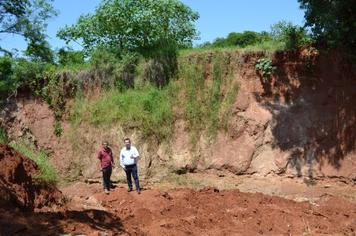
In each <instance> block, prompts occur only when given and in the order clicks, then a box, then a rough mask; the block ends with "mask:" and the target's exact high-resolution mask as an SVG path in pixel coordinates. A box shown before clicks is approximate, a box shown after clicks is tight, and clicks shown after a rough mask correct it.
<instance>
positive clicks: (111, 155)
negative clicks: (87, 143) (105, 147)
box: [110, 150, 115, 165]
mask: <svg viewBox="0 0 356 236" xmlns="http://www.w3.org/2000/svg"><path fill="white" fill-rule="evenodd" d="M110 158H111V164H112V165H114V164H115V162H114V157H113V154H112V150H110Z"/></svg>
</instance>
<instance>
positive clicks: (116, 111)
mask: <svg viewBox="0 0 356 236" xmlns="http://www.w3.org/2000/svg"><path fill="white" fill-rule="evenodd" d="M173 93H174V91H173V90H172V89H171V87H170V86H168V87H166V88H164V89H158V88H155V87H152V86H146V87H143V88H140V89H130V90H127V91H125V92H121V91H119V90H111V91H108V92H104V93H103V94H102V96H101V97H100V98H99V99H96V100H89V99H86V98H77V99H76V101H75V103H74V105H73V106H72V109H71V115H70V119H71V121H72V123H73V124H78V123H79V122H88V123H89V124H91V125H95V126H100V127H108V126H111V125H113V124H115V123H118V124H121V125H123V127H124V128H137V129H139V130H140V131H142V132H143V134H144V135H145V136H156V137H157V138H158V139H160V140H161V139H164V138H167V137H169V136H170V135H171V134H172V124H173V114H172V107H171V98H172V97H173Z"/></svg>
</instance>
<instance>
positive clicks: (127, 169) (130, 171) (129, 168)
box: [125, 164, 141, 191]
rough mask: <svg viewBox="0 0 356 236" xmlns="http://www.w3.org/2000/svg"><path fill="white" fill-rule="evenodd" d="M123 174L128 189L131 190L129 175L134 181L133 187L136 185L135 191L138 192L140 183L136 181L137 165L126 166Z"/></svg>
mask: <svg viewBox="0 0 356 236" xmlns="http://www.w3.org/2000/svg"><path fill="white" fill-rule="evenodd" d="M125 173H126V178H127V184H128V185H129V189H130V190H132V179H131V175H132V177H133V178H134V180H135V185H136V190H137V191H140V190H141V188H140V181H139V179H138V174H137V165H136V164H133V165H127V166H125Z"/></svg>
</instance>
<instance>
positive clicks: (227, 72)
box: [3, 49, 356, 181]
mask: <svg viewBox="0 0 356 236" xmlns="http://www.w3.org/2000/svg"><path fill="white" fill-rule="evenodd" d="M263 57H266V55H265V54H264V53H262V52H260V53H240V52H232V51H230V52H214V53H210V52H208V53H198V54H190V55H185V56H181V57H180V58H179V62H178V65H179V73H178V75H179V79H177V80H174V81H172V83H171V85H170V86H171V87H170V90H169V92H168V93H167V94H168V95H169V96H172V97H173V99H172V100H171V101H170V103H169V104H170V105H171V108H172V121H170V118H169V117H170V116H167V117H168V118H169V119H168V118H167V119H168V121H167V119H165V120H163V121H164V122H162V124H161V126H160V127H163V128H165V127H168V131H167V134H169V135H166V136H165V138H164V139H162V138H161V136H160V135H161V134H165V133H164V132H165V129H162V132H161V131H160V133H157V132H156V133H155V132H154V131H152V132H146V133H145V130H142V129H140V128H141V127H140V126H141V125H142V124H143V125H147V127H154V125H156V126H157V124H156V123H154V122H156V120H154V119H151V120H147V119H145V118H144V117H143V118H142V117H141V116H140V117H138V118H137V120H136V123H134V124H132V123H130V124H125V122H126V121H125V120H124V121H123V120H122V119H121V120H120V118H119V116H120V113H119V112H117V110H112V109H114V108H115V107H118V108H117V109H119V110H120V106H129V105H128V104H127V103H126V102H127V101H130V99H131V98H130V97H128V98H127V100H120V98H117V97H116V98H115V99H116V100H115V99H112V100H111V102H112V107H111V108H110V109H111V110H110V109H108V110H105V109H106V108H105V106H104V105H105V104H106V103H107V102H108V101H109V100H110V96H103V97H92V98H89V99H87V100H84V103H85V104H86V105H85V106H84V107H82V109H81V110H79V111H76V112H77V113H76V114H75V115H76V117H77V120H76V122H75V124H73V122H72V123H70V122H68V121H67V120H66V119H64V120H63V123H62V127H63V135H62V137H60V138H57V137H56V136H55V135H54V134H53V133H54V132H53V131H54V130H53V129H54V128H53V127H54V118H53V113H52V111H51V110H50V109H49V108H48V106H47V105H46V104H45V103H44V102H43V101H40V100H38V99H34V98H28V97H18V98H17V99H16V100H12V101H11V104H9V105H8V107H7V110H6V111H4V112H3V119H4V122H3V123H4V124H6V127H7V130H8V133H9V135H10V136H11V137H12V138H15V139H18V138H25V139H30V140H31V142H34V143H35V144H36V145H37V146H38V147H41V148H44V149H46V150H48V151H49V152H52V155H53V158H52V159H51V161H52V162H53V164H54V165H55V166H56V167H57V168H58V169H59V170H60V173H61V174H62V175H63V176H67V177H68V176H72V177H81V176H84V177H85V178H93V177H99V176H100V172H99V171H98V170H99V169H98V166H97V165H96V164H93V160H95V150H96V149H97V148H98V146H99V145H100V142H101V141H102V140H104V139H106V140H109V142H110V143H112V144H113V148H114V151H116V152H117V151H118V150H119V146H120V143H121V140H122V138H123V137H124V136H130V137H132V139H133V140H134V142H135V143H136V145H137V146H138V147H139V149H140V151H141V153H142V160H141V164H140V168H141V173H142V175H145V176H146V177H156V178H158V179H159V178H162V176H164V173H165V172H166V171H162V170H168V167H169V169H171V170H172V169H173V170H177V169H180V170H183V171H184V169H186V170H188V171H196V170H198V171H199V170H202V171H204V170H207V169H219V170H227V171H230V172H232V173H234V174H257V175H261V176H267V175H283V176H310V177H314V178H320V177H333V178H335V177H338V178H343V179H344V180H346V181H352V180H354V179H355V178H356V176H355V173H356V154H355V147H356V118H355V117H356V106H355V104H354V101H356V90H355V89H354V88H355V85H356V79H355V71H354V70H352V69H351V66H349V65H348V64H347V63H346V62H345V61H344V60H343V59H342V57H340V56H339V55H338V54H337V53H335V54H332V55H331V54H330V55H319V53H318V52H317V51H315V50H310V49H308V50H302V51H300V52H276V53H275V54H273V55H272V56H271V57H272V59H273V60H272V61H273V64H274V66H275V67H276V70H275V72H274V73H273V74H272V76H271V77H268V78H263V77H261V76H259V75H258V73H256V70H255V64H256V61H257V59H258V58H263ZM143 92H144V91H143ZM167 94H166V95H167ZM132 97H138V96H137V94H134V96H132ZM157 97H158V98H157ZM152 98H153V99H158V100H159V99H160V96H159V95H157V94H155V92H154V93H152ZM105 99H107V100H105ZM108 99H109V100H108ZM159 101H160V100H159ZM82 102H83V101H82ZM115 102H116V103H115ZM68 104H72V105H68V107H67V109H68V112H67V113H71V112H72V111H73V109H76V106H77V105H78V101H72V102H68ZM73 104H74V105H73ZM98 104H99V105H98ZM103 104H104V105H103ZM125 104H126V105H125ZM142 104H143V105H142V106H143V109H146V108H147V111H146V110H145V111H143V113H142V114H143V115H145V114H147V115H146V116H149V115H150V114H155V115H157V116H158V115H161V113H157V114H156V113H155V110H154V107H152V104H150V103H145V101H143V102H142ZM98 109H99V110H98ZM100 109H103V110H102V111H101V110H100ZM122 109H124V107H123V108H122ZM111 111H113V113H112V114H114V115H113V116H112V117H111V118H110V119H102V120H98V119H96V120H95V119H94V120H93V119H91V118H93V117H95V116H96V114H98V112H104V113H105V112H108V114H109V113H110V112H111ZM115 112H116V113H115ZM145 112H146V113H145ZM110 114H111V113H110ZM115 115H116V116H117V117H118V118H117V119H115ZM139 115H141V114H138V116H139ZM78 117H79V118H78ZM67 118H68V117H67ZM139 119H142V120H139ZM158 122H160V120H158ZM170 122H172V123H170ZM137 124H138V125H137ZM158 124H159V123H158ZM170 124H171V125H170ZM169 127H173V128H172V130H171V131H170V130H169ZM150 134H151V135H150ZM162 173H163V174H162Z"/></svg>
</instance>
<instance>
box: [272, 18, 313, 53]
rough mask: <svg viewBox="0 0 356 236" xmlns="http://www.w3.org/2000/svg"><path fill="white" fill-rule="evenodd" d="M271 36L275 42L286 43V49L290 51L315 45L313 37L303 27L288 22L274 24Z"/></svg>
mask: <svg viewBox="0 0 356 236" xmlns="http://www.w3.org/2000/svg"><path fill="white" fill-rule="evenodd" d="M270 36H271V38H272V39H273V40H274V41H279V42H283V43H285V46H286V48H289V49H293V48H297V47H298V46H302V45H310V44H312V43H313V40H312V38H311V36H310V35H309V34H308V32H307V31H306V30H305V29H304V28H303V27H300V26H298V25H293V24H292V23H291V22H287V21H279V22H277V23H276V24H273V25H272V26H271V33H270Z"/></svg>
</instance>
